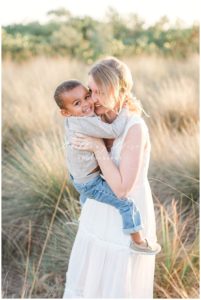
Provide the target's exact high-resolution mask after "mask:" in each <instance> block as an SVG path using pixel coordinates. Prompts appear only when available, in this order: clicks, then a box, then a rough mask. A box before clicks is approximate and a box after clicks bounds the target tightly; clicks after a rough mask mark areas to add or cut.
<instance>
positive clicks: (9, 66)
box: [2, 56, 199, 298]
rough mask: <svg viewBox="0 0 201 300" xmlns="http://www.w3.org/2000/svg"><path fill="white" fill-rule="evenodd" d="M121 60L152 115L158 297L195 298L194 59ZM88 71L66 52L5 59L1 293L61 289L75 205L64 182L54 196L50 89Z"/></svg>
mask: <svg viewBox="0 0 201 300" xmlns="http://www.w3.org/2000/svg"><path fill="white" fill-rule="evenodd" d="M125 62H127V63H128V65H129V67H130V68H131V70H132V73H133V76H134V82H135V87H134V89H135V93H136V95H137V97H138V98H139V99H141V101H142V102H143V105H144V107H145V109H146V111H147V112H148V113H149V115H150V118H145V121H146V122H147V124H148V126H149V129H150V135H151V143H152V156H151V165H150V171H149V179H150V183H151V187H152V191H153V196H154V202H155V208H156V216H157V224H158V225H157V228H158V238H159V242H160V243H161V244H162V246H163V251H162V252H161V253H160V254H159V255H158V256H157V264H156V274H155V278H156V280H155V297H156V298H198V297H199V295H198V293H199V292H198V289H199V259H198V256H199V253H198V250H199V235H198V226H197V224H198V217H199V216H198V204H197V200H198V194H199V153H198V148H199V147H198V144H199V138H198V121H199V115H198V57H197V56H193V57H190V58H189V59H187V60H186V61H185V62H184V61H174V60H172V59H168V60H165V59H162V58H157V57H141V58H140V57H138V58H132V59H131V58H129V59H125ZM88 69H89V67H88V66H86V65H84V64H83V63H80V62H77V61H72V60H69V59H64V58H59V59H46V58H44V57H40V58H36V59H33V60H31V61H29V62H26V63H21V64H17V63H13V62H10V61H4V62H3V82H2V89H3V130H2V137H3V149H2V150H3V151H2V152H3V167H2V171H3V172H2V173H3V182H2V187H3V189H2V194H3V205H2V208H3V214H2V224H3V230H2V238H3V242H4V244H3V283H2V287H3V297H4V298H6V297H15V298H17V297H22V298H23V297H24V298H25V297H28V296H32V297H34V298H38V297H39V298H40V297H43V298H44V297H45V298H58V297H62V293H63V286H64V281H65V272H66V270H67V264H68V259H69V255H70V251H71V247H72V244H73V240H74V237H75V234H76V231H77V219H78V216H79V213H80V206H79V201H78V194H77V193H76V192H75V190H74V189H73V187H72V186H71V184H70V183H67V185H66V186H65V188H63V191H62V194H60V192H61V186H62V183H63V181H64V180H65V176H66V162H65V149H64V139H63V134H64V131H63V120H62V117H61V116H60V114H59V111H58V109H57V107H56V104H55V103H54V100H53V93H54V89H55V87H56V86H57V85H58V84H59V83H60V82H61V81H63V80H66V79H69V78H77V79H80V80H82V81H84V82H85V83H86V82H87V72H88ZM58 202H59V205H58ZM53 221H54V222H53ZM52 266H54V269H52Z"/></svg>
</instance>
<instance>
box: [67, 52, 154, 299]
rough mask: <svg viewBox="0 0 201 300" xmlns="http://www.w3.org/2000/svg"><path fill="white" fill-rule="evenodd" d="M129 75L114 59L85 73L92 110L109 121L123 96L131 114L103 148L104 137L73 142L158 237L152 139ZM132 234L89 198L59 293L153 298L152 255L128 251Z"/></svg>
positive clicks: (117, 216) (146, 233)
mask: <svg viewBox="0 0 201 300" xmlns="http://www.w3.org/2000/svg"><path fill="white" fill-rule="evenodd" d="M132 85H133V82H132V76H131V73H130V71H129V69H128V67H127V66H126V65H125V64H124V63H123V62H121V61H119V60H117V59H115V58H108V59H104V60H102V61H101V62H100V63H98V64H96V65H95V66H94V67H92V69H91V71H90V72H89V89H90V90H91V95H92V98H93V100H94V102H95V112H96V114H97V115H99V116H101V118H102V119H103V120H104V121H105V122H108V123H111V122H113V121H114V119H115V118H116V116H117V114H118V111H119V110H120V109H121V107H122V105H123V103H124V102H125V101H126V102H127V106H128V107H129V111H130V113H129V118H128V122H127V125H126V128H125V131H124V134H122V135H121V136H120V137H119V138H118V139H116V140H115V141H114V142H113V145H112V147H111V141H110V145H107V148H108V149H109V148H110V147H111V152H110V153H108V151H107V148H106V146H105V144H104V142H103V140H102V139H97V138H92V137H84V136H79V137H77V138H76V139H75V140H74V147H75V148H76V147H77V148H79V149H82V150H90V151H93V152H94V154H95V156H96V159H97V161H98V164H99V166H100V168H101V170H102V173H103V176H104V178H105V180H106V181H107V183H108V184H109V186H110V187H111V189H112V190H113V192H114V193H115V194H116V195H117V196H118V197H119V198H121V197H129V196H130V197H132V198H133V199H135V203H136V205H137V207H138V208H139V210H140V213H141V216H142V221H143V225H144V228H143V230H142V233H143V235H144V236H146V237H147V238H148V239H149V240H150V241H153V242H156V234H155V216H154V208H153V200H152V196H151V190H150V186H149V182H148V179H147V172H148V166H149V158H150V141H149V133H148V129H147V126H146V124H145V123H144V121H143V119H142V118H141V117H140V111H141V109H140V106H139V103H138V102H137V101H136V100H135V99H134V100H133V97H132V94H131V89H132ZM129 244H130V236H129V235H125V234H124V233H123V231H122V224H121V216H120V214H119V213H118V211H117V210H116V209H115V208H113V207H111V206H109V205H107V204H104V203H100V202H97V201H94V200H93V199H88V200H87V201H86V202H85V205H84V207H83V209H82V212H81V216H80V224H79V229H78V233H77V236H76V239H75V242H74V245H73V249H72V253H71V257H70V261H69V268H68V272H67V283H66V287H65V291H64V296H63V298H77V297H81V298H152V297H153V279H154V268H155V256H145V255H140V254H133V253H131V252H130V251H129Z"/></svg>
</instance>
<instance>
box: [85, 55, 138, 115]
mask: <svg viewBox="0 0 201 300" xmlns="http://www.w3.org/2000/svg"><path fill="white" fill-rule="evenodd" d="M89 75H91V76H92V77H93V79H94V81H95V82H96V84H97V85H98V86H99V87H100V88H101V91H102V92H103V93H104V94H105V95H106V96H107V103H105V105H104V106H105V107H107V108H110V109H113V108H114V106H115V105H119V108H120V109H121V107H122V105H123V103H124V102H125V101H126V102H127V105H128V107H129V110H130V111H133V112H136V113H138V114H141V112H142V106H141V103H140V101H139V100H137V99H136V97H134V96H133V94H132V87H133V79H132V75H131V71H130V70H129V68H128V67H127V65H126V64H125V63H123V62H122V61H120V60H119V59H117V58H115V57H107V58H105V59H103V60H101V61H100V62H99V63H97V64H95V65H94V66H93V67H92V68H91V70H90V72H89ZM108 98H109V99H108Z"/></svg>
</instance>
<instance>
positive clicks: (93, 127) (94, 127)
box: [68, 108, 128, 139]
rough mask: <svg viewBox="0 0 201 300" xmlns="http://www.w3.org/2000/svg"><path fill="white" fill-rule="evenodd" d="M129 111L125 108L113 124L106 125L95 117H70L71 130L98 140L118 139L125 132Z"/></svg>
mask: <svg viewBox="0 0 201 300" xmlns="http://www.w3.org/2000/svg"><path fill="white" fill-rule="evenodd" d="M127 114H128V110H127V109H126V108H123V109H122V110H121V112H120V113H119V115H118V116H117V118H116V119H115V120H114V121H113V123H111V124H109V123H105V122H103V121H101V120H100V119H99V118H98V117H97V116H95V117H93V116H92V117H69V118H68V124H69V127H70V129H71V130H73V131H76V132H80V133H83V134H86V135H89V136H93V137H97V138H107V139H110V138H111V139H112V138H117V137H118V136H120V135H121V133H122V132H123V130H124V128H125V125H126V121H127Z"/></svg>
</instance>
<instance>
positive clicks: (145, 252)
mask: <svg viewBox="0 0 201 300" xmlns="http://www.w3.org/2000/svg"><path fill="white" fill-rule="evenodd" d="M130 250H131V252H133V253H135V254H136V253H137V254H145V255H156V254H158V253H159V252H160V251H161V248H160V249H158V250H157V251H156V252H148V251H143V250H139V249H133V248H130Z"/></svg>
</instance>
